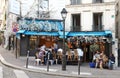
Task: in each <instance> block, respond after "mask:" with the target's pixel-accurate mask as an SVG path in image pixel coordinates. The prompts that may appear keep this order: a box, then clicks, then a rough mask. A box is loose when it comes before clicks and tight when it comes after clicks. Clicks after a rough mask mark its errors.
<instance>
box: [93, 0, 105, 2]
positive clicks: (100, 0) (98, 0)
mask: <svg viewBox="0 0 120 78" xmlns="http://www.w3.org/2000/svg"><path fill="white" fill-rule="evenodd" d="M93 3H103V0H93Z"/></svg>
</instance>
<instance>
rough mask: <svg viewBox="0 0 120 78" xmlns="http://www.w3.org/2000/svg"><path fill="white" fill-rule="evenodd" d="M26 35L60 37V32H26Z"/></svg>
mask: <svg viewBox="0 0 120 78" xmlns="http://www.w3.org/2000/svg"><path fill="white" fill-rule="evenodd" d="M24 34H25V35H46V36H59V34H58V32H35V31H26V32H25V33H24Z"/></svg>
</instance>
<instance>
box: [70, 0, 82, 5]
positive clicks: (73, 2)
mask: <svg viewBox="0 0 120 78" xmlns="http://www.w3.org/2000/svg"><path fill="white" fill-rule="evenodd" d="M79 4H81V0H71V5H79Z"/></svg>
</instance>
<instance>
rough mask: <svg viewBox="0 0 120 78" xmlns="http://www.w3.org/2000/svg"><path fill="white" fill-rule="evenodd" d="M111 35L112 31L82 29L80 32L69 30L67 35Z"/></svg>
mask: <svg viewBox="0 0 120 78" xmlns="http://www.w3.org/2000/svg"><path fill="white" fill-rule="evenodd" d="M108 35H109V36H111V37H112V32H111V31H109V30H107V31H82V32H69V34H68V35H67V36H108Z"/></svg>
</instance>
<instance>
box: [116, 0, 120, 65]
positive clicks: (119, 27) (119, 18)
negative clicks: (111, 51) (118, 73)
mask: <svg viewBox="0 0 120 78" xmlns="http://www.w3.org/2000/svg"><path fill="white" fill-rule="evenodd" d="M115 16H116V19H115V24H116V25H115V27H116V29H115V31H116V32H115V34H116V38H117V39H118V48H119V50H118V65H119V66H120V35H119V32H120V1H119V0H116V5H115Z"/></svg>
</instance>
